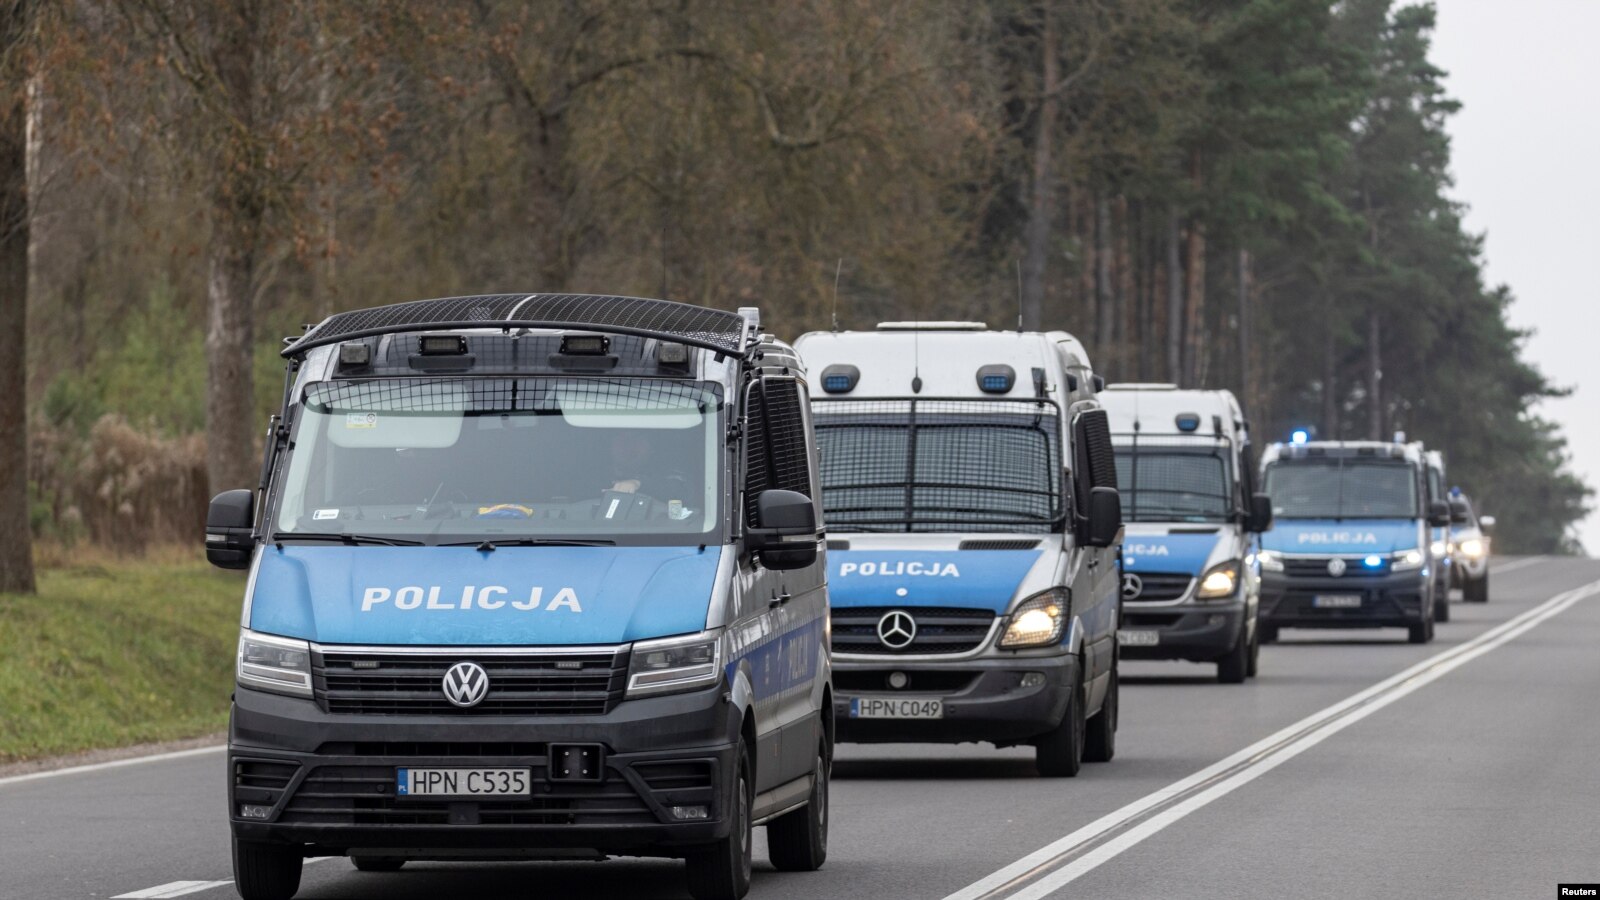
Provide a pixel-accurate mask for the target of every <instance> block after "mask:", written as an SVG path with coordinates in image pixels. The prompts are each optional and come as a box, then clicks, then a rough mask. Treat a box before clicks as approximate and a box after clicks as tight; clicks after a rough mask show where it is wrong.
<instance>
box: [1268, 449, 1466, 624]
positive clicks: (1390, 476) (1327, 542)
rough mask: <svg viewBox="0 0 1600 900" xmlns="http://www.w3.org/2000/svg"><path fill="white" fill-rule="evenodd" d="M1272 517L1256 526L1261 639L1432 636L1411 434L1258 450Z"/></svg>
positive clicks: (1430, 510) (1421, 502)
mask: <svg viewBox="0 0 1600 900" xmlns="http://www.w3.org/2000/svg"><path fill="white" fill-rule="evenodd" d="M1262 489H1263V490H1264V491H1265V492H1266V493H1267V495H1268V496H1270V497H1271V498H1272V513H1273V524H1272V527H1271V529H1269V530H1268V531H1266V532H1265V533H1264V534H1262V535H1261V550H1260V552H1259V553H1258V554H1257V559H1258V561H1259V562H1260V564H1261V613H1260V617H1261V626H1260V627H1261V640H1262V641H1263V642H1268V643H1270V642H1271V641H1274V640H1276V639H1277V637H1278V632H1279V629H1282V628H1288V627H1294V628H1404V629H1406V631H1407V633H1408V635H1409V638H1410V641H1411V643H1413V644H1425V643H1428V642H1429V641H1432V640H1433V624H1434V611H1433V605H1434V602H1435V595H1434V589H1435V579H1434V573H1433V570H1432V558H1431V555H1430V552H1429V547H1428V544H1429V541H1430V539H1431V534H1432V529H1433V528H1436V527H1439V525H1440V524H1448V522H1449V509H1448V507H1446V506H1445V505H1444V504H1442V503H1430V502H1429V500H1428V487H1427V461H1426V459H1425V458H1424V457H1423V454H1422V451H1421V449H1420V448H1419V447H1418V446H1417V445H1415V444H1401V443H1383V442H1381V441H1304V442H1293V443H1289V444H1273V445H1271V446H1269V447H1268V448H1267V449H1266V452H1264V453H1263V454H1262Z"/></svg>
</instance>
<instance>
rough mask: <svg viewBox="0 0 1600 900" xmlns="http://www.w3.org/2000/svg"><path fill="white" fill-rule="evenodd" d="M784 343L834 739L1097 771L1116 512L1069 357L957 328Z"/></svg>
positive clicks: (1111, 681)
mask: <svg viewBox="0 0 1600 900" xmlns="http://www.w3.org/2000/svg"><path fill="white" fill-rule="evenodd" d="M795 346H796V349H798V350H799V351H800V354H801V355H802V357H804V358H805V360H806V364H807V367H808V368H809V369H810V370H811V372H812V373H813V375H814V376H815V377H817V378H818V379H819V381H818V382H817V383H818V384H820V386H821V388H822V390H821V391H820V392H817V393H814V394H813V396H812V411H813V418H814V421H815V423H816V431H817V440H818V442H819V444H820V445H821V456H822V462H821V466H822V468H821V472H822V476H821V485H822V496H823V506H824V508H825V510H826V514H827V519H828V529H829V554H828V561H829V591H830V597H831V600H832V602H833V614H832V623H833V650H834V679H835V686H836V687H837V689H838V695H837V698H836V700H835V715H836V717H837V719H838V728H839V739H840V740H842V741H860V742H882V741H916V742H946V743H956V742H964V741H986V742H990V743H993V744H996V745H999V746H1010V745H1022V744H1032V745H1033V746H1034V747H1035V752H1036V757H1037V761H1038V768H1039V771H1040V772H1041V774H1044V775H1048V776H1072V775H1076V774H1077V773H1078V771H1079V766H1080V764H1081V763H1082V761H1084V760H1086V759H1087V760H1089V761H1105V760H1109V759H1110V758H1111V757H1112V755H1113V753H1114V752H1115V737H1116V728H1117V645H1116V630H1117V611H1118V592H1119V590H1120V581H1119V577H1118V573H1117V563H1116V560H1117V556H1116V554H1117V549H1116V548H1117V544H1118V542H1119V541H1120V539H1121V529H1122V515H1121V512H1120V507H1119V501H1118V495H1117V490H1116V471H1115V464H1114V462H1113V459H1112V453H1111V441H1110V434H1109V430H1108V427H1107V423H1106V414H1105V411H1104V410H1102V409H1101V408H1100V405H1099V402H1098V400H1097V399H1096V395H1097V391H1098V389H1099V388H1100V387H1101V382H1100V379H1099V377H1098V376H1096V375H1095V374H1094V373H1093V371H1092V370H1091V369H1090V366H1089V359H1088V356H1087V354H1086V353H1085V352H1084V349H1083V346H1082V345H1081V344H1079V343H1078V341H1076V340H1075V339H1073V338H1072V337H1071V336H1070V335H1067V334H1065V333H1062V332H1051V333H1048V334H1039V333H1017V332H994V331H989V330H987V329H986V328H985V327H984V326H983V325H982V324H981V323H966V322H931V323H928V322H925V323H886V324H883V325H880V326H878V329H877V330H876V331H873V332H843V333H812V334H807V335H805V336H803V337H801V338H800V339H799V340H798V341H796V342H795Z"/></svg>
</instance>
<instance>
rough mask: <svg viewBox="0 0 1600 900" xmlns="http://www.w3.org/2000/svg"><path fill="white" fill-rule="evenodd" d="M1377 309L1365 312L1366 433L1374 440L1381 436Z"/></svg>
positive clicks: (1381, 393)
mask: <svg viewBox="0 0 1600 900" xmlns="http://www.w3.org/2000/svg"><path fill="white" fill-rule="evenodd" d="M1379 336H1380V332H1379V330H1378V311H1377V310H1375V309H1374V310H1372V311H1370V312H1368V313H1367V434H1368V436H1369V437H1370V438H1371V439H1372V440H1374V441H1381V440H1383V439H1384V437H1383V420H1384V415H1383V353H1382V350H1381V347H1380V345H1379V343H1378V339H1379Z"/></svg>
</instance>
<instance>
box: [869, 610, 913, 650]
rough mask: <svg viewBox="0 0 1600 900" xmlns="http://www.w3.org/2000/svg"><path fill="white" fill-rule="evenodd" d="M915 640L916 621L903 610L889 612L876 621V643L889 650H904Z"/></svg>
mask: <svg viewBox="0 0 1600 900" xmlns="http://www.w3.org/2000/svg"><path fill="white" fill-rule="evenodd" d="M916 639H917V620H916V619H913V618H911V613H908V612H906V611H905V610H903V609H896V610H891V611H890V612H886V613H884V614H883V618H881V619H879V620H878V641H879V642H880V643H882V644H883V645H884V646H885V647H888V648H889V649H890V650H904V649H905V648H907V647H909V646H911V642H912V641H914V640H916Z"/></svg>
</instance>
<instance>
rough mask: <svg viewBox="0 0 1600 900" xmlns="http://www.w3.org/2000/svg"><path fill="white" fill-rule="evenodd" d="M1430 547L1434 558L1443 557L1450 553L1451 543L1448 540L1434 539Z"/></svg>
mask: <svg viewBox="0 0 1600 900" xmlns="http://www.w3.org/2000/svg"><path fill="white" fill-rule="evenodd" d="M1428 549H1429V550H1430V551H1432V553H1433V558H1434V559H1443V558H1444V557H1445V556H1447V555H1449V553H1450V544H1449V543H1448V542H1446V541H1434V542H1433V544H1432V545H1431V546H1429V547H1428Z"/></svg>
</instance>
